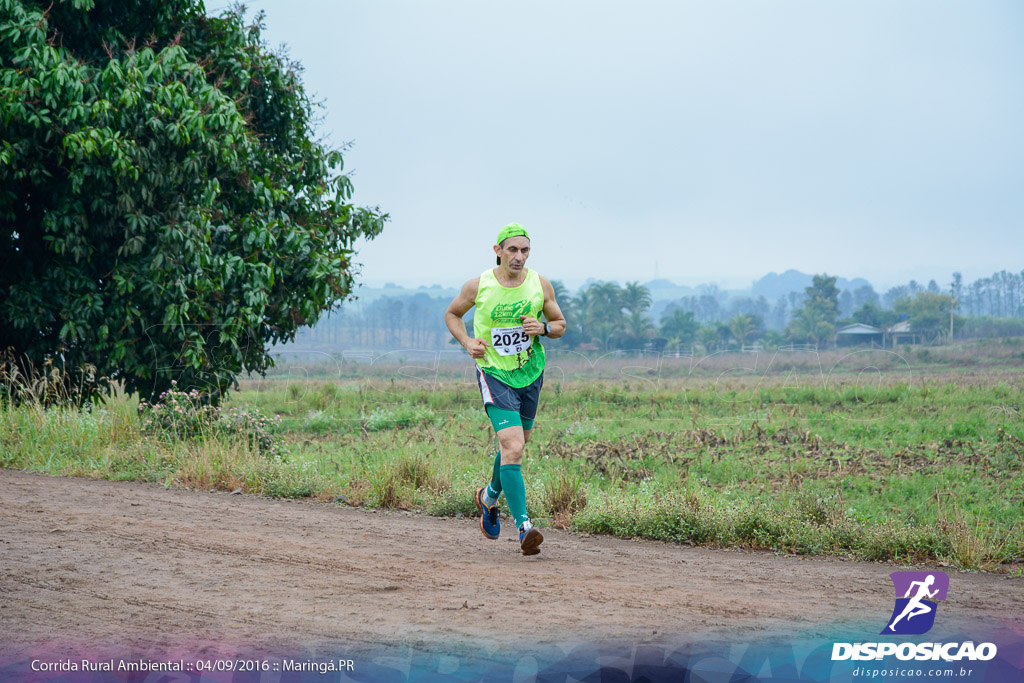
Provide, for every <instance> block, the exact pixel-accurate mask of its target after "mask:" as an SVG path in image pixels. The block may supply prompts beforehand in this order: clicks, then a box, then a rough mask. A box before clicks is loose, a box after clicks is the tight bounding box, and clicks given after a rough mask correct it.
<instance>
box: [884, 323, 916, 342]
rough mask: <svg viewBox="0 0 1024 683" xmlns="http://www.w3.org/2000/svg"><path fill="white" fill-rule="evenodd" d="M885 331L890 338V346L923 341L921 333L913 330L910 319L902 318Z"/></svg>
mask: <svg viewBox="0 0 1024 683" xmlns="http://www.w3.org/2000/svg"><path fill="white" fill-rule="evenodd" d="M885 333H886V336H887V337H888V338H889V346H899V345H900V344H920V343H921V335H920V334H917V333H916V332H913V331H911V329H910V321H909V320H901V321H900V322H898V323H896V324H895V325H893V326H892V327H890V328H889V329H888V330H886V331H885Z"/></svg>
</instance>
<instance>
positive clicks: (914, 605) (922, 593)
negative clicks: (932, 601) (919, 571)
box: [889, 574, 939, 633]
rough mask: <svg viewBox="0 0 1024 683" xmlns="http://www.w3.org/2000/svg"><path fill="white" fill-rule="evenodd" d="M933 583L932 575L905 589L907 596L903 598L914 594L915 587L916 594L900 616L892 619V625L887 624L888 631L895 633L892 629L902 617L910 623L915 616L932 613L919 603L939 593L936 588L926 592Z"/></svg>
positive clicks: (933, 577) (912, 583) (913, 582)
mask: <svg viewBox="0 0 1024 683" xmlns="http://www.w3.org/2000/svg"><path fill="white" fill-rule="evenodd" d="M933 583H935V575H934V574H929V575H928V576H927V577H926V578H925V580H924V581H911V583H910V586H908V587H907V594H906V595H904V596H903V597H905V598H910V594H911V593H913V592H914V586H917V594H916V595H915V596H914V597H912V598H910V601H909V602H908V603H907V606H906V607H904V608H903V611H902V612H901V613H900V615H899V616H898V617H896V618H895V619H893V620H892V623H891V624H889V630H890V631H893V632H894V633H895V631H896V629H895V628H893V627H894V626H896V622H897V621H899V620H900V619H902V618H903V617H906V618H907V621H910V620H911V619H913V618H914V617H916V616H920V615H922V614H928V613H929V612H931V611H932V608H931V607H929V606H928V605H926V604H924V603H923V602H921V601H922V600H924V599H925V598H934V597H935V594H936V593H938V592H939V589H938V588H936V589H935V590H933V591H930V590H928V588H929V587H930V586H931V585H932V584H933ZM897 595H899V593H897Z"/></svg>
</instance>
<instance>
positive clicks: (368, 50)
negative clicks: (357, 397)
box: [208, 0, 1024, 287]
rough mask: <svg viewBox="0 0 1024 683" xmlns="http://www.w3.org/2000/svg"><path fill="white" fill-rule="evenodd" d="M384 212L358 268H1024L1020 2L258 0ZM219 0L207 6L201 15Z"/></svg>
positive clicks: (455, 271)
mask: <svg viewBox="0 0 1024 683" xmlns="http://www.w3.org/2000/svg"><path fill="white" fill-rule="evenodd" d="M246 5H247V7H248V8H249V10H250V13H253V12H255V11H256V10H261V9H262V10H264V11H265V12H266V24H267V30H266V32H265V34H264V35H265V37H266V39H267V41H268V43H269V44H270V45H271V46H275V47H276V46H279V45H280V44H282V43H285V44H287V45H288V47H289V51H290V54H291V56H292V57H293V58H295V59H297V60H299V61H300V62H301V63H302V64H303V66H304V67H305V73H304V82H305V84H306V87H307V89H308V90H309V91H310V92H312V93H315V94H316V96H317V97H318V98H320V99H323V100H324V101H325V106H326V109H325V111H324V120H323V121H322V123H321V124H320V131H321V132H322V133H323V134H324V135H325V136H328V138H329V139H330V141H331V142H333V143H334V144H336V145H339V144H341V143H344V142H348V141H352V142H354V146H353V147H352V149H351V150H350V151H349V152H348V153H347V155H346V168H347V169H348V170H350V171H352V172H353V173H354V176H353V182H354V184H355V201H356V202H357V203H359V204H362V205H379V206H380V207H381V208H382V209H383V210H384V211H387V212H388V213H390V214H391V222H390V223H389V224H388V226H387V227H386V229H385V231H384V233H383V234H382V235H381V236H380V237H378V238H377V239H376V240H375V241H373V242H372V243H369V244H365V245H364V246H362V247H361V249H360V256H359V258H358V259H357V260H358V261H360V262H362V263H363V264H364V268H363V274H362V280H363V281H365V282H367V283H368V284H371V285H378V284H382V283H383V282H385V281H393V282H397V283H399V284H404V285H406V286H410V285H411V286H417V285H419V284H433V283H442V284H449V283H457V282H462V281H464V280H466V279H468V278H470V277H472V276H474V275H476V274H479V272H480V271H482V270H483V269H484V268H486V267H487V266H488V265H489V264H492V263H493V261H492V260H491V254H490V248H491V245H492V244H493V243H494V238H495V235H496V234H497V232H498V229H499V228H500V227H501V226H502V225H504V224H505V223H507V222H510V221H518V222H520V223H522V224H523V225H525V226H526V227H527V229H528V230H529V231H530V232H531V235H532V246H533V249H534V251H533V254H532V256H531V260H530V264H529V265H530V266H532V267H534V268H535V269H537V270H538V271H540V272H541V273H542V274H544V275H547V276H548V277H550V278H552V279H561V280H564V281H567V282H568V283H569V284H570V285H573V283H576V282H579V281H582V280H583V279H585V278H588V277H594V278H598V279H617V280H619V281H620V282H622V281H626V280H637V279H638V280H641V281H644V280H648V279H650V278H652V277H654V276H655V274H656V273H657V275H659V276H660V277H664V278H669V279H672V280H674V281H676V282H678V283H681V284H697V283H699V282H708V281H714V282H719V283H723V284H726V285H728V286H739V287H745V286H749V284H750V282H751V281H752V280H753V279H755V278H757V277H760V276H761V275H763V274H765V273H767V272H770V271H775V272H781V271H784V270H786V269H789V268H796V269H799V270H802V271H804V272H809V273H811V272H823V271H824V272H828V273H829V274H833V275H842V276H845V277H854V276H864V277H867V278H868V279H870V280H871V281H872V282H873V283H874V284H875V285H876V287H884V286H887V285H891V284H896V283H900V282H906V281H907V280H909V279H911V278H917V279H919V280H923V281H925V282H926V281H927V279H930V278H933V277H934V278H936V279H937V280H938V281H939V282H940V284H942V285H945V284H946V283H948V281H949V278H950V273H951V272H952V271H953V270H961V271H963V273H964V276H965V278H966V279H967V280H972V279H974V278H976V277H980V276H986V275H989V274H991V273H992V272H993V271H995V270H1001V269H1008V270H1015V271H1020V270H1021V269H1022V268H1024V237H1022V231H1024V126H1022V122H1024V3H1022V2H1019V1H1018V0H1008V1H1006V2H987V1H985V0H970V1H967V0H957V1H955V2H942V1H941V0H920V1H911V0H901V1H899V2H894V1H893V0H878V1H871V0H856V1H852V0H851V1H840V0H830V1H828V2H824V1H822V0H804V1H783V0H750V1H748V2H740V1H735V0H706V1H702V2H690V1H686V0H672V1H665V2H653V1H643V0H639V1H634V2H621V1H619V2H601V1H589V2H565V1H560V0H544V1H539V0H538V1H528V0H515V1H513V0H449V1H443V2H442V1H432V0H408V1H405V2H397V1H388V0H345V1H344V2H305V1H298V0H287V1H285V0H255V1H253V2H248V3H246ZM218 7H219V4H218V3H217V2H216V1H214V2H210V1H209V0H208V8H209V9H210V11H211V13H212V12H214V11H215V10H216V9H217V8H218Z"/></svg>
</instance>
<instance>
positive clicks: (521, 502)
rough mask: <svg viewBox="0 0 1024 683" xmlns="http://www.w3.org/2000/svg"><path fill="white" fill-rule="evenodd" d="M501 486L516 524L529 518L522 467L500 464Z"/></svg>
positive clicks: (518, 524)
mask: <svg viewBox="0 0 1024 683" xmlns="http://www.w3.org/2000/svg"><path fill="white" fill-rule="evenodd" d="M501 488H502V489H503V490H504V491H505V502H507V503H508V510H509V512H511V513H512V519H514V520H515V522H516V526H517V527H518V526H520V525H521V524H522V523H523V522H525V521H527V520H528V519H530V516H529V515H528V514H526V486H525V484H523V472H522V467H521V466H519V465H502V466H501Z"/></svg>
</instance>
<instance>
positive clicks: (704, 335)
mask: <svg viewBox="0 0 1024 683" xmlns="http://www.w3.org/2000/svg"><path fill="white" fill-rule="evenodd" d="M697 343H699V344H700V345H701V346H703V347H704V352H705V353H711V352H712V351H715V350H717V349H718V345H719V344H721V343H722V336H721V335H720V334H719V333H718V328H717V327H715V326H714V325H705V326H704V327H702V328H700V329H699V330H697Z"/></svg>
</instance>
